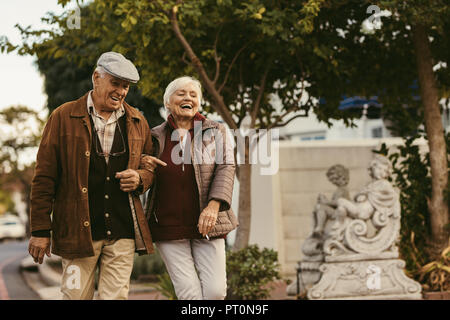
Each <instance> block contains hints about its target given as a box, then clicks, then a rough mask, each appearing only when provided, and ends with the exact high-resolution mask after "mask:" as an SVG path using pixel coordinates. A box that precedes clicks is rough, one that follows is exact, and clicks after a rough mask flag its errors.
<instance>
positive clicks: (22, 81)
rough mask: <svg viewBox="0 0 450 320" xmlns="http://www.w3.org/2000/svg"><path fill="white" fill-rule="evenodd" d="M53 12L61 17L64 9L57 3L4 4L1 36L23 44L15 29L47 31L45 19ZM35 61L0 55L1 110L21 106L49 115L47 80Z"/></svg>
mask: <svg viewBox="0 0 450 320" xmlns="http://www.w3.org/2000/svg"><path fill="white" fill-rule="evenodd" d="M49 11H50V12H54V13H57V14H59V13H62V12H63V9H62V7H61V6H60V5H58V1H57V0H39V1H36V0H14V1H6V0H1V2H0V36H6V37H8V39H9V40H10V41H11V42H12V43H14V44H19V43H20V41H21V37H20V33H19V31H18V30H17V29H16V28H15V27H14V26H15V25H16V24H20V25H21V26H22V27H26V26H29V25H31V26H32V28H33V29H37V28H42V27H45V24H43V23H42V22H41V18H42V17H43V16H45V14H46V13H47V12H49ZM35 61H36V57H35V56H33V57H31V56H19V55H17V54H15V53H10V54H6V53H0V73H1V75H2V76H1V77H0V94H1V97H2V99H1V100H0V109H4V108H6V107H9V106H11V105H18V104H21V105H25V106H27V107H29V108H31V109H33V110H36V111H41V110H42V111H43V113H44V114H45V113H46V112H47V110H45V104H46V101H47V96H46V94H45V93H44V79H43V77H42V76H41V75H40V74H39V72H38V70H37V66H35V64H34V62H35Z"/></svg>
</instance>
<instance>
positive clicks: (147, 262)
mask: <svg viewBox="0 0 450 320" xmlns="http://www.w3.org/2000/svg"><path fill="white" fill-rule="evenodd" d="M164 272H166V267H165V265H164V262H163V261H162V259H161V256H160V255H159V252H158V251H157V250H155V253H154V254H150V255H143V256H139V255H138V254H135V256H134V265H133V271H132V272H131V279H133V280H138V279H139V278H145V277H146V276H147V277H148V278H150V277H152V276H153V277H154V278H155V280H156V276H157V275H161V274H163V273H164Z"/></svg>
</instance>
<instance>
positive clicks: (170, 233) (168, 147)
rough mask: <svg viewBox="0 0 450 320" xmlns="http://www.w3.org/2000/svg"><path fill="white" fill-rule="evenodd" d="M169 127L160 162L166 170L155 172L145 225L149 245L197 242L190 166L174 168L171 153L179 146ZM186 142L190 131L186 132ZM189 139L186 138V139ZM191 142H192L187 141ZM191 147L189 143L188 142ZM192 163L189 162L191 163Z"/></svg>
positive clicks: (196, 199)
mask: <svg viewBox="0 0 450 320" xmlns="http://www.w3.org/2000/svg"><path fill="white" fill-rule="evenodd" d="M172 132H173V127H171V126H170V125H169V126H168V130H167V134H166V137H165V139H166V140H165V144H164V150H163V152H162V154H161V156H160V159H161V160H162V161H164V162H165V163H167V166H165V167H163V166H158V168H157V170H156V188H155V192H156V198H155V206H156V208H155V215H156V217H157V219H158V221H156V219H155V216H152V217H151V218H150V221H149V226H150V231H151V234H152V239H153V241H165V240H179V239H201V238H202V235H201V234H200V232H199V231H198V227H197V224H198V219H199V216H200V200H199V192H198V186H197V182H196V180H195V172H194V166H193V165H192V163H185V164H184V165H182V164H174V163H173V161H172V158H171V154H172V150H173V148H174V147H175V146H177V145H178V144H179V142H178V141H172V140H171V135H172ZM189 134H190V138H191V139H192V137H193V135H194V129H191V130H189ZM186 137H189V136H186ZM191 141H192V140H191ZM191 143H192V142H191ZM189 146H190V143H186V150H185V159H186V158H187V157H188V153H190V148H189ZM191 162H192V161H191Z"/></svg>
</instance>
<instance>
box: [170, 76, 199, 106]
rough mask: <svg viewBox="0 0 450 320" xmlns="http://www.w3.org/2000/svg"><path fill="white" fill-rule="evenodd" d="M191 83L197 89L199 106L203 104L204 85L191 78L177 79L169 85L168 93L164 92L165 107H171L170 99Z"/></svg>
mask: <svg viewBox="0 0 450 320" xmlns="http://www.w3.org/2000/svg"><path fill="white" fill-rule="evenodd" d="M189 83H192V84H193V85H194V86H195V87H196V89H197V97H198V105H199V106H200V104H201V102H202V84H201V83H200V81H198V80H197V79H195V78H194V77H189V76H183V77H179V78H176V79H175V80H173V81H172V82H171V83H169V85H168V86H167V88H166V91H165V92H164V106H165V107H167V106H168V105H169V100H170V97H171V96H172V95H173V94H174V93H175V91H177V90H179V89H180V88H181V87H183V86H185V85H187V84H189Z"/></svg>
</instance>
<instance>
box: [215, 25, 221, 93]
mask: <svg viewBox="0 0 450 320" xmlns="http://www.w3.org/2000/svg"><path fill="white" fill-rule="evenodd" d="M221 30H222V27H220V29H219V31H217V35H216V40H215V41H214V60H216V75H215V76H214V80H213V83H214V86H215V85H216V83H217V80H218V79H219V75H220V60H221V59H222V58H220V57H219V56H218V55H217V42H218V41H219V33H220V31H221Z"/></svg>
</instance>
